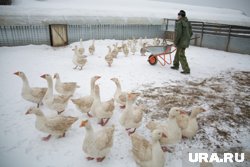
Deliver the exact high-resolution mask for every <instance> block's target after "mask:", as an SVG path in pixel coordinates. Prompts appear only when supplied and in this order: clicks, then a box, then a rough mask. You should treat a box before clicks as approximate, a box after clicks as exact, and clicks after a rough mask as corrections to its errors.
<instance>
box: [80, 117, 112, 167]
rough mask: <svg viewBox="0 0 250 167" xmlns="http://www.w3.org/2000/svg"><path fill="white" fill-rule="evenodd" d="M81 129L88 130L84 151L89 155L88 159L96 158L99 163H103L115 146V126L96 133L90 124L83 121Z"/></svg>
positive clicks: (83, 146)
mask: <svg viewBox="0 0 250 167" xmlns="http://www.w3.org/2000/svg"><path fill="white" fill-rule="evenodd" d="M80 127H85V129H86V133H85V137H84V141H83V145H82V149H83V151H84V152H85V153H86V154H87V155H88V157H87V159H88V160H93V159H95V158H96V160H97V162H102V161H103V160H104V159H105V157H106V156H107V154H108V153H109V152H110V150H111V148H112V146H113V138H114V130H115V126H114V125H112V126H111V127H103V128H102V129H101V130H99V131H96V132H95V131H94V130H93V128H92V126H91V124H90V122H89V121H88V120H86V121H82V123H81V125H80Z"/></svg>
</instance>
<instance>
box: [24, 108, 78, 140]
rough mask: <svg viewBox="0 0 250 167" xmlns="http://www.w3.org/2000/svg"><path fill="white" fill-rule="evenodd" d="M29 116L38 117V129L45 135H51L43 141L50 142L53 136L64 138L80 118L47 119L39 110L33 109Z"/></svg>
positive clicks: (30, 109)
mask: <svg viewBox="0 0 250 167" xmlns="http://www.w3.org/2000/svg"><path fill="white" fill-rule="evenodd" d="M27 114H35V115H36V123H35V124H36V129H37V130H39V131H42V132H45V133H49V135H48V136H47V137H43V138H42V140H44V141H48V140H49V139H50V137H51V135H55V136H58V137H64V136H65V133H66V131H67V130H68V129H69V128H70V127H71V125H72V124H73V123H74V122H75V121H77V119H78V118H76V117H71V116H61V115H57V116H55V117H46V116H44V114H43V112H42V111H41V110H40V109H39V108H35V107H31V108H29V109H28V111H27V112H26V115H27Z"/></svg>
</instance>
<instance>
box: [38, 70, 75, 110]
mask: <svg viewBox="0 0 250 167" xmlns="http://www.w3.org/2000/svg"><path fill="white" fill-rule="evenodd" d="M41 78H43V79H46V81H47V83H48V90H47V92H46V94H45V96H44V98H43V102H44V104H45V105H46V106H47V107H48V108H49V109H51V110H56V111H57V113H58V114H61V113H62V112H63V111H64V110H65V108H66V107H67V105H68V101H69V99H70V97H71V96H72V95H54V94H53V80H52V77H51V75H49V74H44V75H41Z"/></svg>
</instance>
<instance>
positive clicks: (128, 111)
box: [120, 93, 143, 135]
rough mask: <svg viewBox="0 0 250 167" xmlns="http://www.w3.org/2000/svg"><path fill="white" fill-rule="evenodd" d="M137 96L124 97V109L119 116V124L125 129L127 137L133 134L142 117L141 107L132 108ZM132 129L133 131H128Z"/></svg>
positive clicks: (136, 94) (135, 94) (130, 94)
mask: <svg viewBox="0 0 250 167" xmlns="http://www.w3.org/2000/svg"><path fill="white" fill-rule="evenodd" d="M139 95H140V94H139V93H128V94H127V96H126V108H125V110H124V111H123V113H122V115H121V118H120V123H121V125H122V126H124V127H125V128H126V130H127V131H128V135H131V134H132V133H134V132H135V130H136V129H137V128H139V127H140V126H141V121H142V117H143V110H142V107H141V106H139V107H138V106H136V107H134V106H133V103H134V102H135V100H136V98H137V97H138V96H139ZM132 128H133V129H134V130H133V131H130V129H132Z"/></svg>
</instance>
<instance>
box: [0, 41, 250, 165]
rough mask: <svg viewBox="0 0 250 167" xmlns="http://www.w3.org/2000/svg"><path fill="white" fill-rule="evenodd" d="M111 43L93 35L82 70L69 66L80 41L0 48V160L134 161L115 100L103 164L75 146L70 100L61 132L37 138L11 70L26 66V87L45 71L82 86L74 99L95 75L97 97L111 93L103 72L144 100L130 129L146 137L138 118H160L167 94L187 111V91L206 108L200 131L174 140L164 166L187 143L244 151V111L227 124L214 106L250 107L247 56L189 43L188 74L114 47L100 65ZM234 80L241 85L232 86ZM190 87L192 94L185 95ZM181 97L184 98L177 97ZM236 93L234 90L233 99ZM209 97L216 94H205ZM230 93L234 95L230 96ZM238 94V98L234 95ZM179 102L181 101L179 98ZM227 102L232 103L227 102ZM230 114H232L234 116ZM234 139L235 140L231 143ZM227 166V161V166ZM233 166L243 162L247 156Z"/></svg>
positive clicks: (78, 139) (175, 160)
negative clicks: (68, 122) (143, 110)
mask: <svg viewBox="0 0 250 167" xmlns="http://www.w3.org/2000/svg"><path fill="white" fill-rule="evenodd" d="M116 42H118V44H119V45H120V44H121V41H116V40H98V41H96V53H95V54H94V55H93V56H89V55H88V53H87V55H88V58H87V59H88V62H87V64H86V66H85V67H84V68H83V70H82V71H78V70H73V69H72V68H73V67H74V65H73V63H72V56H73V51H72V48H73V47H74V45H75V44H78V45H79V43H74V44H71V45H69V46H66V47H58V48H53V47H50V46H46V45H41V46H35V45H28V46H19V47H1V48H0V69H1V70H0V76H1V77H0V83H1V89H0V96H1V99H0V166H3V167H14V166H27V167H31V166H36V167H45V166H46V167H56V166H61V167H69V166H74V167H80V166H81V167H82V166H93V167H98V166H102V167H116V166H119V167H133V166H136V165H135V163H134V160H133V158H132V154H131V151H130V150H131V143H130V139H129V137H128V135H127V133H126V132H125V130H124V129H123V128H122V127H121V125H120V124H119V122H118V120H119V117H120V115H121V112H122V111H121V109H120V108H119V107H118V106H116V109H115V112H114V116H113V117H112V119H111V120H110V122H109V123H108V126H110V125H111V124H115V126H116V130H115V138H114V146H113V148H112V150H111V153H110V154H109V155H108V156H107V158H106V159H105V160H104V161H103V162H102V163H97V162H95V161H87V160H86V159H85V156H86V155H85V154H84V153H83V151H82V142H83V138H84V133H85V131H84V129H81V128H79V124H80V120H83V119H86V118H87V117H86V116H85V115H82V114H81V113H80V112H79V111H77V110H76V109H75V106H74V105H73V104H72V103H71V102H69V105H68V107H67V109H66V111H65V113H64V114H65V115H71V116H77V117H79V118H80V119H79V120H78V121H77V122H76V123H75V124H74V125H73V126H72V128H71V129H70V130H69V131H68V133H67V134H66V137H65V138H59V139H57V138H54V137H52V138H51V139H50V140H49V141H48V142H44V141H41V137H43V136H45V135H46V134H43V133H41V132H39V131H37V130H36V129H35V124H34V123H35V116H34V115H28V116H27V115H25V112H26V111H27V109H28V108H29V107H30V106H34V104H31V103H29V102H27V101H25V100H24V99H22V97H21V88H22V81H21V79H20V78H18V77H17V76H15V75H13V73H14V72H16V71H23V72H25V73H26V75H27V77H28V79H29V82H30V85H31V86H47V84H46V81H45V80H44V79H42V78H40V76H41V75H42V74H45V73H49V74H51V75H53V74H54V73H56V72H57V73H59V74H60V76H61V79H62V80H63V81H76V82H77V83H78V85H80V86H81V87H80V88H79V89H78V90H77V91H76V93H75V95H74V97H80V96H83V95H87V94H89V92H90V85H89V81H90V78H91V77H92V76H94V75H101V76H102V78H101V79H100V80H99V81H98V82H97V83H98V84H99V85H100V89H101V99H102V100H108V99H110V98H112V96H113V94H114V91H115V84H114V83H113V82H112V81H110V78H112V77H118V78H119V79H120V81H121V85H122V89H123V90H127V91H138V92H141V93H142V95H141V97H140V98H139V99H138V101H137V103H144V104H145V105H146V106H147V107H148V111H147V114H145V115H144V119H143V124H142V126H141V127H140V128H139V129H138V131H137V132H138V133H140V134H142V135H144V136H146V137H147V138H148V139H150V133H149V130H147V129H146V128H145V124H146V122H147V121H149V120H150V119H156V120H158V121H164V118H165V117H166V116H167V113H168V110H167V109H168V107H170V104H168V101H167V100H169V99H167V97H174V98H175V100H176V101H172V104H174V105H178V104H180V106H181V107H183V108H185V109H187V110H190V108H191V107H192V101H190V97H193V98H194V99H193V100H196V101H193V102H194V103H193V104H200V105H202V106H203V107H205V108H206V110H207V113H206V114H204V115H203V114H202V115H201V116H199V125H200V127H201V130H199V132H198V134H197V136H196V137H195V138H194V139H193V140H190V141H188V140H185V141H182V142H181V143H179V144H177V145H176V147H175V148H174V152H173V153H166V154H165V156H166V158H167V162H166V165H165V166H168V167H179V166H180V167H181V166H182V161H181V155H182V151H183V149H185V148H188V147H191V148H192V147H201V148H204V149H209V148H212V149H214V147H215V148H216V147H217V148H218V145H220V148H222V149H224V148H225V149H228V148H229V147H230V146H232V147H237V148H243V150H248V151H249V149H250V147H249V145H250V143H249V141H250V134H249V115H248V117H246V118H245V117H244V116H247V114H246V115H244V114H241V115H242V116H241V117H240V119H239V120H242V121H243V120H245V121H246V122H236V123H234V126H229V125H231V123H232V122H228V119H229V117H224V116H223V117H222V118H223V119H224V121H223V119H219V118H220V115H221V114H222V115H223V112H224V111H225V112H227V111H228V108H225V110H224V109H223V108H221V105H222V104H224V103H223V99H224V100H225V99H226V102H227V103H230V105H229V106H233V108H232V107H231V108H230V109H231V110H232V112H233V113H232V114H231V115H232V117H233V115H234V114H237V113H241V112H243V111H241V110H239V108H240V105H243V104H242V103H244V104H245V105H246V106H247V105H248V106H249V95H250V91H249V82H248V79H249V72H250V66H249V62H250V55H242V54H235V53H228V52H223V51H217V50H211V49H206V48H199V47H194V46H191V47H190V48H189V49H187V51H186V55H187V58H188V62H189V64H190V68H191V74H190V75H182V74H180V72H179V71H175V70H171V69H170V68H169V66H168V65H167V66H164V67H163V66H161V65H159V64H157V65H155V66H151V65H149V64H148V62H147V57H142V56H140V54H139V52H137V53H136V55H134V56H133V55H129V56H128V57H124V55H123V53H119V55H118V58H117V59H115V60H114V63H113V65H112V67H111V68H110V67H108V66H107V63H106V62H105V60H104V56H105V55H106V54H107V52H108V49H107V46H108V45H113V44H115V43H116ZM91 43H92V41H85V42H84V43H83V44H84V47H85V49H86V48H88V46H89V45H90V44H91ZM240 71H245V72H247V73H246V74H245V73H242V72H240ZM237 77H238V79H237V81H239V82H240V81H245V82H246V83H244V84H242V85H239V84H238V82H236V80H233V79H234V78H237ZM203 81H204V82H203ZM189 83H190V84H189ZM240 83H241V82H240ZM238 86H241V87H239V91H238V92H237V90H238V89H236V88H238ZM221 87H222V88H221ZM171 88H173V89H171ZM212 88H213V90H214V91H215V90H218V91H217V92H216V91H215V92H212V91H213V90H212ZM178 89H179V90H178ZM191 90H192V91H191ZM243 90H244V91H245V92H244V91H243ZM190 91H191V94H190ZM242 91H243V92H242ZM176 92H177V94H178V92H179V96H180V99H182V101H180V103H179V102H178V97H179V96H173V93H176ZM180 92H181V93H180ZM192 92H193V93H194V94H195V93H197V94H195V96H192ZM171 93H172V96H171ZM201 93H202V94H201ZM209 93H211V94H209ZM206 94H209V96H205V95H206ZM234 94H235V96H234ZM185 95H187V97H188V98H186V99H185V97H182V96H185ZM188 95H189V96H188ZM203 95H204V97H203ZM236 95H239V96H237V98H236ZM162 97H165V98H162ZM211 97H215V99H213V100H211ZM234 97H235V99H233V98H234ZM241 97H244V98H242V99H241ZM183 98H184V99H183ZM216 99H218V100H217V101H216ZM230 100H231V101H230ZM186 101H187V103H185V102H186ZM234 101H236V102H235V103H234ZM213 102H217V103H213ZM224 102H225V101H224ZM169 103H170V102H169ZM227 103H226V104H227ZM231 103H232V104H231ZM185 104H186V105H185ZM222 106H223V105H222ZM226 107H228V105H227V106H226ZM41 109H42V110H43V111H44V112H45V114H46V115H55V114H56V113H55V112H53V111H50V110H48V109H47V108H46V107H45V106H42V107H41ZM231 110H230V111H231ZM247 110H248V111H247ZM215 111H216V112H215ZM217 111H218V112H217ZM245 112H249V108H248V109H246V111H245ZM216 113H217V114H216ZM230 120H231V119H230ZM232 120H237V118H235V119H232ZM91 121H92V124H94V125H95V126H94V127H95V128H96V129H98V128H100V127H99V125H96V120H95V119H91ZM223 123H224V124H223ZM229 123H230V124H229ZM222 125H223V126H222ZM216 128H217V129H218V130H217V132H218V133H222V134H224V135H225V134H228V133H229V132H230V133H231V135H227V136H230V137H229V139H230V141H229V139H227V138H220V135H219V134H217V133H215V131H214V130H215V129H216ZM231 140H232V141H231ZM236 140H238V141H239V142H236ZM209 143H210V144H209ZM220 165H221V164H220ZM215 166H216V165H215ZM226 166H234V165H232V164H231V165H230V164H227V165H226ZM238 166H249V161H248V162H245V163H244V164H239V165H238Z"/></svg>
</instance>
